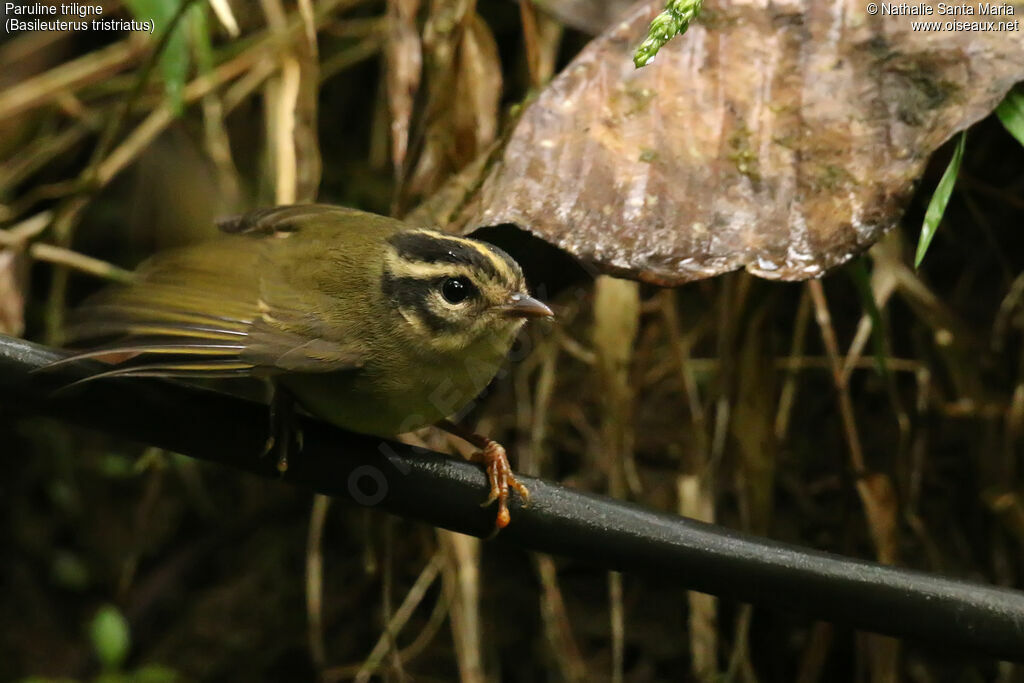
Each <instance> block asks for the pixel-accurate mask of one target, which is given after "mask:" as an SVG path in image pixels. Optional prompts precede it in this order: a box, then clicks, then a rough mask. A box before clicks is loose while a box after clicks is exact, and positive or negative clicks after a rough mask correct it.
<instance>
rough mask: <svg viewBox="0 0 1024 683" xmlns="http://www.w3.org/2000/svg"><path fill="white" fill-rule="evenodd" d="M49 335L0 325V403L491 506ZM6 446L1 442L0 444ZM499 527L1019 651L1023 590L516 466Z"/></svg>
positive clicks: (628, 564) (317, 484)
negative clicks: (5, 332) (17, 334)
mask: <svg viewBox="0 0 1024 683" xmlns="http://www.w3.org/2000/svg"><path fill="white" fill-rule="evenodd" d="M60 357H61V356H60V354H59V353H58V352H56V351H53V350H50V349H47V348H45V347H41V346H38V345H35V344H31V343H29V342H25V341H21V340H16V339H11V338H7V337H3V336H0V406H3V407H5V408H6V409H7V411H8V412H11V411H19V412H27V413H33V414H46V415H50V416H53V417H56V418H59V419H62V420H67V421H70V422H74V423H78V424H81V425H84V426H87V427H90V428H93V429H97V430H101V431H105V432H109V433H111V434H116V435H119V436H123V437H125V438H129V439H134V440H137V441H141V442H144V443H147V444H153V445H156V446H160V447H162V448H166V449H169V450H172V451H177V452H179V453H184V454H186V455H190V456H193V457H196V458H202V459H205V460H211V461H215V462H219V463H222V464H225V465H228V466H230V467H235V468H238V469H241V470H246V471H248V472H252V473H255V474H257V475H260V476H264V477H269V478H275V479H276V478H281V479H283V480H284V481H285V482H288V483H291V484H296V485H300V486H304V487H307V488H309V489H312V490H314V491H318V492H320V493H324V494H327V495H331V496H340V497H344V498H348V499H350V500H354V501H355V502H357V503H360V504H363V505H376V506H379V507H380V508H381V509H383V510H386V511H388V512H392V513H395V514H398V515H402V516H404V517H408V518H410V519H417V520H420V521H423V522H427V523H429V524H433V525H436V526H440V527H444V528H447V529H451V530H454V531H459V532H462V533H467V534H472V535H476V536H486V535H488V534H489V533H490V531H491V528H492V524H493V517H494V512H493V509H481V508H480V501H481V500H483V498H484V497H485V496H486V492H487V490H488V487H487V482H486V478H485V476H484V474H483V472H482V471H481V470H480V469H479V468H478V467H477V466H475V465H472V464H470V463H467V462H463V461H460V460H456V459H452V458H450V457H447V456H444V455H441V454H438V453H433V452H429V451H421V450H418V449H414V448H410V447H409V446H405V445H402V444H398V443H394V442H389V441H382V440H381V439H377V438H374V437H369V436H364V435H360V434H352V433H348V432H343V431H341V430H338V429H335V428H333V427H330V426H328V425H326V424H323V423H321V422H317V421H315V420H309V419H302V418H300V420H301V427H302V430H303V436H304V444H303V451H302V453H301V454H300V455H297V456H295V457H294V458H293V462H292V465H291V467H290V468H289V470H288V472H287V474H286V475H285V476H284V477H281V476H280V475H278V473H277V471H276V470H275V468H274V464H273V462H272V461H271V460H272V459H269V458H264V459H261V458H259V457H257V456H256V454H257V453H260V452H261V450H262V447H263V445H264V440H265V438H266V429H267V413H266V410H267V409H266V407H265V406H263V405H260V404H258V403H252V402H248V401H244V400H241V399H238V398H234V397H231V396H227V395H224V394H219V393H214V392H211V391H207V390H203V389H198V388H195V387H191V386H186V385H182V384H176V383H171V382H161V381H150V380H106V381H97V382H93V383H87V384H84V385H80V386H78V387H75V388H73V389H69V390H66V391H60V392H57V393H54V391H55V389H56V388H58V387H61V386H66V385H67V384H68V383H69V382H71V381H74V380H75V379H78V378H80V377H82V376H83V375H84V374H86V372H87V370H86V368H83V367H82V366H77V365H69V366H68V367H64V368H61V369H60V370H55V371H52V372H50V371H48V372H33V371H34V370H37V369H39V368H40V367H42V366H44V365H46V364H48V363H50V362H52V361H53V360H55V359H57V358H60ZM8 457H12V456H11V455H10V454H9V455H8ZM522 479H523V481H524V482H525V483H526V484H527V486H529V488H530V492H531V494H532V496H531V504H530V505H529V506H528V507H527V508H521V507H513V510H512V524H511V526H509V527H508V528H507V529H505V530H504V531H502V532H501V534H499V536H498V538H497V541H496V542H499V543H512V544H515V545H517V546H519V547H521V548H524V549H528V550H536V551H541V552H546V553H552V554H556V555H562V556H567V557H572V558H575V559H577V560H580V561H583V562H587V563H589V564H591V565H593V566H596V567H602V568H606V569H614V570H620V571H627V572H658V573H661V574H664V573H665V572H673V573H675V574H677V575H678V577H679V583H680V585H681V586H685V587H687V588H691V589H694V590H698V591H703V592H706V593H713V594H715V595H720V596H725V597H729V598H735V599H738V600H743V601H748V602H751V603H754V604H758V605H771V606H775V607H781V608H784V609H788V610H796V611H800V612H803V613H806V614H808V615H811V616H814V617H818V618H822V619H827V620H831V621H838V622H842V623H845V624H849V625H852V626H854V627H857V628H861V629H865V630H870V631H877V632H880V633H886V634H890V635H895V636H903V637H907V638H915V639H919V640H922V641H927V642H930V643H932V644H935V645H939V646H942V647H945V648H954V649H956V650H960V651H963V652H965V653H972V652H973V653H975V654H985V655H989V656H992V657H996V658H999V659H1006V660H1012V661H1018V662H1024V593H1022V592H1019V591H1014V590H1009V589H1004V588H997V587H993V586H986V585H982V584H977V583H969V582H966V581H959V580H955V579H949V578H944V577H940V576H935V575H931V574H926V573H922V572H917V571H911V570H907V569H900V568H897V567H886V566H882V565H879V564H875V563H872V562H865V561H862V560H857V559H851V558H846V557H841V556H837V555H831V554H828V553H823V552H817V551H814V550H808V549H803V548H799V547H796V546H792V545H787V544H784V543H779V542H776V541H772V540H768V539H764V538H758V537H754V536H751V535H747V534H743V533H739V532H736V531H731V530H729V529H725V528H723V527H720V526H715V525H712V524H704V523H701V522H696V521H692V520H689V519H685V518H682V517H676V516H673V515H668V514H664V513H659V512H654V511H652V510H648V509H645V508H643V507H640V506H637V505H632V504H629V503H625V502H622V501H618V500H613V499H610V498H606V497H603V496H598V495H593V494H589V493H584V492H580V491H574V490H571V489H567V488H564V487H562V486H559V485H558V484H554V483H551V482H547V481H544V480H542V479H535V478H531V477H522Z"/></svg>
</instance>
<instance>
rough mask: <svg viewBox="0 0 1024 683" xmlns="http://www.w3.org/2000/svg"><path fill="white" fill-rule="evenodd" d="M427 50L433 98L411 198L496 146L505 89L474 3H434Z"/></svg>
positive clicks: (427, 30) (433, 188) (457, 0)
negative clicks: (498, 117) (499, 115)
mask: <svg viewBox="0 0 1024 683" xmlns="http://www.w3.org/2000/svg"><path fill="white" fill-rule="evenodd" d="M423 49H424V62H425V65H426V69H425V72H426V78H425V80H426V83H427V86H426V87H427V91H428V93H429V96H428V98H427V107H426V112H425V114H424V119H425V133H424V136H423V146H422V151H421V152H420V155H419V157H418V158H417V160H416V165H415V169H414V170H413V173H412V175H411V177H410V179H409V183H408V188H407V191H408V194H409V195H410V196H426V195H430V194H432V193H433V192H434V191H436V190H437V188H438V186H439V185H440V184H441V183H442V182H443V180H444V179H446V178H448V177H449V176H450V175H451V174H453V173H455V172H456V171H458V170H459V169H461V168H463V167H464V166H465V165H466V164H468V163H469V162H471V161H473V160H474V159H475V158H476V157H477V156H478V155H479V154H480V153H481V152H482V151H483V149H484V148H485V147H486V146H487V145H489V144H490V143H491V142H492V140H493V138H494V135H495V131H496V130H497V116H498V103H499V102H500V99H501V90H502V80H501V64H500V61H499V57H498V49H497V45H496V44H495V42H494V37H493V35H492V34H491V31H490V29H489V28H488V27H487V24H486V23H485V22H484V21H483V20H482V19H481V18H480V17H479V16H478V15H477V13H476V10H475V3H474V2H468V1H467V0H433V2H432V3H431V10H430V16H429V17H428V19H427V24H426V26H425V27H424V31H423Z"/></svg>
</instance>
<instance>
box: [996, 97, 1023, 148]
mask: <svg viewBox="0 0 1024 683" xmlns="http://www.w3.org/2000/svg"><path fill="white" fill-rule="evenodd" d="M996 116H998V117H999V120H1000V121H1002V122H1003V125H1004V126H1006V130H1008V131H1010V135H1012V136H1013V137H1015V138H1017V142H1019V143H1020V144H1022V145H1024V91H1021V90H1011V91H1010V92H1008V93H1006V97H1005V98H1003V101H1002V102H1000V103H999V106H998V107H996Z"/></svg>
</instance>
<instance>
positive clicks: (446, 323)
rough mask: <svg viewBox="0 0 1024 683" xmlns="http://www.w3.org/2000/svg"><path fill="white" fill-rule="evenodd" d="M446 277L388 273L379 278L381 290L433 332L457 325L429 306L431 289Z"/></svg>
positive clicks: (449, 329)
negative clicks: (424, 277)
mask: <svg viewBox="0 0 1024 683" xmlns="http://www.w3.org/2000/svg"><path fill="white" fill-rule="evenodd" d="M445 279H446V278H427V279H423V278H415V277H394V276H393V275H389V274H388V273H385V274H384V277H383V278H382V279H381V292H383V294H384V296H385V297H386V298H388V299H390V300H392V301H394V302H395V305H396V306H397V307H398V308H399V309H402V310H405V311H410V312H411V313H412V314H413V315H415V316H416V317H417V318H418V319H419V320H421V321H422V322H423V324H424V325H426V326H427V328H428V329H429V330H430V331H431V332H433V333H434V334H438V333H441V332H450V331H452V330H454V329H455V328H456V327H457V325H456V323H455V322H454V321H452V320H448V319H447V318H444V317H442V316H440V315H438V314H437V313H436V312H434V310H433V309H431V308H430V304H429V303H428V302H429V299H430V296H431V295H432V294H433V291H434V290H436V289H437V287H438V286H439V285H440V283H441V282H442V281H443V280H445Z"/></svg>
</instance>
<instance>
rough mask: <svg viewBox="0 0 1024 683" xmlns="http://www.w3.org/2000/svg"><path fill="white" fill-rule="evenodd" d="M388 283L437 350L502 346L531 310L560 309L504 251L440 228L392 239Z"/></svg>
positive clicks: (387, 289)
mask: <svg viewBox="0 0 1024 683" xmlns="http://www.w3.org/2000/svg"><path fill="white" fill-rule="evenodd" d="M382 289H383V293H384V296H385V297H386V298H387V299H389V300H390V301H391V302H392V303H393V304H394V306H395V308H396V309H397V311H398V313H399V314H400V315H401V317H402V318H403V319H404V320H405V322H406V323H407V324H408V328H409V330H410V331H411V332H412V334H413V335H415V336H416V337H417V338H419V339H421V340H422V343H424V344H427V345H428V346H429V347H430V348H431V349H433V350H435V351H438V352H445V353H452V352H459V351H462V350H464V349H468V348H470V347H474V346H478V345H481V344H484V345H491V344H493V345H495V346H498V347H502V348H500V351H501V353H502V354H503V353H505V352H507V350H508V346H509V345H510V344H511V343H512V339H513V337H514V335H515V333H516V331H517V330H518V329H519V328H520V327H521V326H522V324H523V322H524V321H525V320H526V319H527V318H550V317H552V315H553V314H552V312H551V309H550V308H548V307H547V306H546V305H544V304H543V303H541V302H540V301H538V300H537V299H534V298H533V297H531V296H530V294H529V292H528V291H527V289H526V280H525V278H524V277H523V271H522V269H521V268H520V267H519V264H518V263H516V262H515V261H514V260H513V259H512V257H511V256H509V255H508V254H506V253H505V252H504V251H502V250H501V249H499V248H498V247H495V246H493V245H490V244H487V243H486V242H481V241H479V240H473V239H467V238H464V237H455V236H453V235H446V234H444V233H440V232H435V231H433V230H406V231H402V232H399V233H396V234H395V235H393V236H392V237H391V238H390V239H389V240H388V252H387V255H386V257H385V260H384V273H383V278H382Z"/></svg>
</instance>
